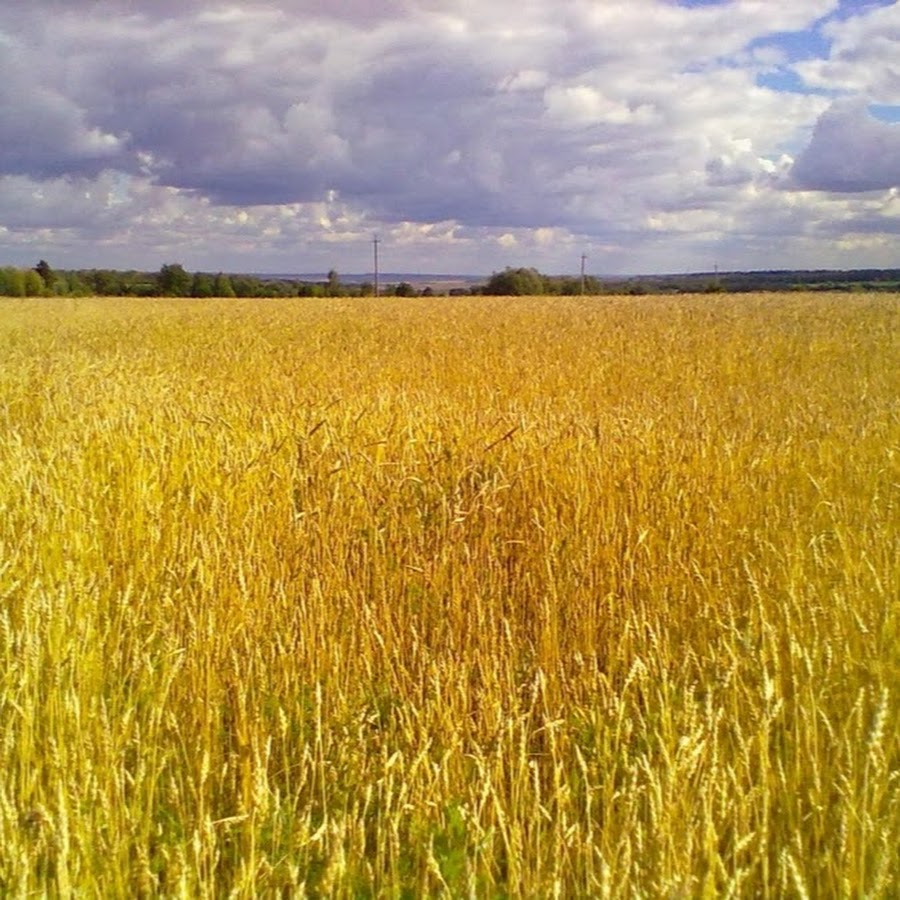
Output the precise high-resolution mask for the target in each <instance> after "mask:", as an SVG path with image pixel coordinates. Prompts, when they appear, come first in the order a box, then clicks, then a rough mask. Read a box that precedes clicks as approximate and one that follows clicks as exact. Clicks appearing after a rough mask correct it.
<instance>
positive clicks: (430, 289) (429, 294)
mask: <svg viewBox="0 0 900 900" xmlns="http://www.w3.org/2000/svg"><path fill="white" fill-rule="evenodd" d="M422 296H423V297H433V296H434V288H433V287H432V286H431V285H428V287H426V288H425V289H424V290H423V291H422Z"/></svg>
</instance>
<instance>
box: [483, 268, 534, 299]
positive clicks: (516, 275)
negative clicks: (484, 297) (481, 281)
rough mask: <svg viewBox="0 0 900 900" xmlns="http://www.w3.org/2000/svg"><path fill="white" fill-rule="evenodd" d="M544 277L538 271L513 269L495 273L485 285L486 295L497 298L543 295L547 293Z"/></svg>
mask: <svg viewBox="0 0 900 900" xmlns="http://www.w3.org/2000/svg"><path fill="white" fill-rule="evenodd" d="M546 289H547V288H546V283H545V279H544V276H543V275H541V273H540V272H538V270H537V269H531V268H529V269H522V268H520V269H512V268H509V267H507V268H506V269H504V270H503V271H502V272H495V273H494V274H493V275H492V276H491V277H490V279H488V283H487V284H486V285H485V288H484V293H485V294H491V295H493V296H497V297H520V296H525V295H527V294H543V293H545V291H546Z"/></svg>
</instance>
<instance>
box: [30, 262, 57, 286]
mask: <svg viewBox="0 0 900 900" xmlns="http://www.w3.org/2000/svg"><path fill="white" fill-rule="evenodd" d="M34 271H35V272H37V273H38V275H40V276H41V281H43V282H44V287H46V288H47V290H48V291H51V290H52V289H53V284H54V282H55V281H56V274H55V273H54V271H53V269H51V268H50V264H49V263H48V262H47V260H45V259H42V260H41V261H40V262H39V263H38V264H37V265H36V266H35V267H34Z"/></svg>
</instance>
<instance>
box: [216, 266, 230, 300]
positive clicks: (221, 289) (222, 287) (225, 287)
mask: <svg viewBox="0 0 900 900" xmlns="http://www.w3.org/2000/svg"><path fill="white" fill-rule="evenodd" d="M234 295H235V294H234V288H233V287H232V284H231V279H230V278H229V277H228V276H227V275H223V274H222V273H221V272H219V274H218V275H216V278H215V281H214V282H213V296H214V297H229V298H230V297H234Z"/></svg>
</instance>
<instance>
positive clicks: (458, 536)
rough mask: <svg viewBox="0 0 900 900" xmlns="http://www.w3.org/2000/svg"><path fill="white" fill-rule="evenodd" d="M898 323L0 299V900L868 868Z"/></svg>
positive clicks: (715, 299) (897, 705) (887, 673)
mask: <svg viewBox="0 0 900 900" xmlns="http://www.w3.org/2000/svg"><path fill="white" fill-rule="evenodd" d="M898 398H900V305H898V297H896V296H891V295H886V296H869V295H849V294H847V295H816V296H813V295H802V294H801V295H798V294H791V295H785V296H777V295H752V296H741V297H739V298H738V297H729V296H711V297H710V296H703V297H700V296H683V297H665V298H664V297H648V298H627V299H626V298H585V299H582V298H576V299H560V298H555V299H547V298H541V299H521V300H511V299H495V298H479V299H475V298H472V299H460V300H452V301H425V300H422V301H417V300H397V301H393V300H379V301H377V302H376V301H365V300H356V301H315V300H312V301H268V302H267V301H247V302H243V301H222V302H219V301H197V302H194V301H146V300H142V301H128V300H77V301H70V300H58V301H48V300H11V301H0V772H2V773H3V774H2V775H0V893H2V894H3V895H4V896H22V897H25V896H34V895H47V896H59V897H68V896H79V897H90V896H97V897H100V896H103V897H134V896H173V897H177V896H183V897H210V898H212V897H223V896H235V897H253V896H303V895H304V894H306V895H308V896H329V897H332V896H333V897H366V896H379V897H381V896H384V897H398V898H399V897H419V896H453V897H466V896H473V897H543V896H547V897H552V896H560V897H572V896H597V897H636V896H646V897H661V896H668V897H687V896H691V897H693V896H698V897H720V896H721V897H726V896H732V897H745V896H754V897H783V896H799V897H804V896H808V897H859V896H866V897H871V898H877V897H891V896H896V894H897V892H898V891H900V873H898V866H897V862H896V859H895V855H894V854H895V851H891V849H890V848H891V847H894V848H895V850H896V847H897V846H900V741H898V732H897V730H896V722H897V721H898V718H900V715H898V713H900V702H898V698H900V679H898V676H900V653H898V615H897V613H898V597H900V578H898V575H900V534H898V527H897V523H898V521H900V509H898V505H900V504H898V500H900V401H898Z"/></svg>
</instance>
